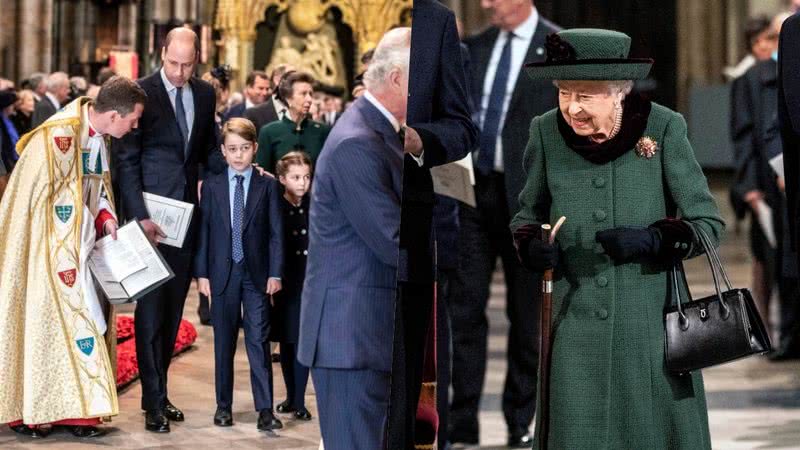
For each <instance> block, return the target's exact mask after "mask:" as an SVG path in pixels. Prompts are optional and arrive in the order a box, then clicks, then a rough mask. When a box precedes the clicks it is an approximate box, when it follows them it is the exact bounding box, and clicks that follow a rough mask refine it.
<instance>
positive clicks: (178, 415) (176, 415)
mask: <svg viewBox="0 0 800 450" xmlns="http://www.w3.org/2000/svg"><path fill="white" fill-rule="evenodd" d="M164 415H165V416H167V419H169V420H171V421H173V422H183V419H184V417H183V411H181V410H180V409H178V408H176V407H175V405H173V404H172V403H170V402H169V400H167V404H166V405H164Z"/></svg>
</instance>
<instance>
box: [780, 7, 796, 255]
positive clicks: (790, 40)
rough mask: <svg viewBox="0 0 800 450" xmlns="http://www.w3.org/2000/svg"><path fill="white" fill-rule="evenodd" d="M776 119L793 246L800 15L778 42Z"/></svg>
mask: <svg viewBox="0 0 800 450" xmlns="http://www.w3.org/2000/svg"><path fill="white" fill-rule="evenodd" d="M778 54H779V55H780V56H779V58H778V119H779V121H780V127H781V138H782V139H783V165H784V170H785V176H786V180H785V181H786V201H787V207H788V209H789V228H790V232H791V237H792V246H793V248H795V249H796V248H797V242H798V239H799V237H798V229H800V227H798V226H797V223H798V219H800V205H798V202H799V201H800V195H798V194H799V191H800V72H798V70H797V67H800V15H798V14H795V15H793V16H792V17H790V18H788V19H786V21H785V22H783V26H782V27H781V35H780V43H779V46H778Z"/></svg>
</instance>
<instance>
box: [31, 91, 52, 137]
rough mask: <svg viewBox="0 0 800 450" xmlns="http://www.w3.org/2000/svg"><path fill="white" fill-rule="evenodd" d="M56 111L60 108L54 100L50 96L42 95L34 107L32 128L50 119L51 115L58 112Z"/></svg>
mask: <svg viewBox="0 0 800 450" xmlns="http://www.w3.org/2000/svg"><path fill="white" fill-rule="evenodd" d="M56 111H58V108H56V107H55V106H54V105H53V102H51V101H50V98H49V97H42V99H41V100H40V101H38V102H36V105H34V107H33V116H31V129H33V128H36V127H38V126H39V125H41V124H43V123H44V121H45V120H47V119H49V118H50V116H52V115H53V114H55V113H56Z"/></svg>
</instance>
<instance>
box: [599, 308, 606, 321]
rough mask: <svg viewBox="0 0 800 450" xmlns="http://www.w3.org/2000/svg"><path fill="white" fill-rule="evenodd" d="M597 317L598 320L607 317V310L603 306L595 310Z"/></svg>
mask: <svg viewBox="0 0 800 450" xmlns="http://www.w3.org/2000/svg"><path fill="white" fill-rule="evenodd" d="M597 318H598V319H600V320H606V319H608V311H606V309H605V308H600V309H598V310H597Z"/></svg>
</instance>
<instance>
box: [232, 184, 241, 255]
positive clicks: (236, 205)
mask: <svg viewBox="0 0 800 450" xmlns="http://www.w3.org/2000/svg"><path fill="white" fill-rule="evenodd" d="M234 178H236V191H234V193H233V223H231V245H233V248H232V255H231V256H233V260H234V261H235V262H237V263H238V262H241V261H242V259H244V248H242V217H243V216H244V176H242V175H236V176H235V177H234Z"/></svg>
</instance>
